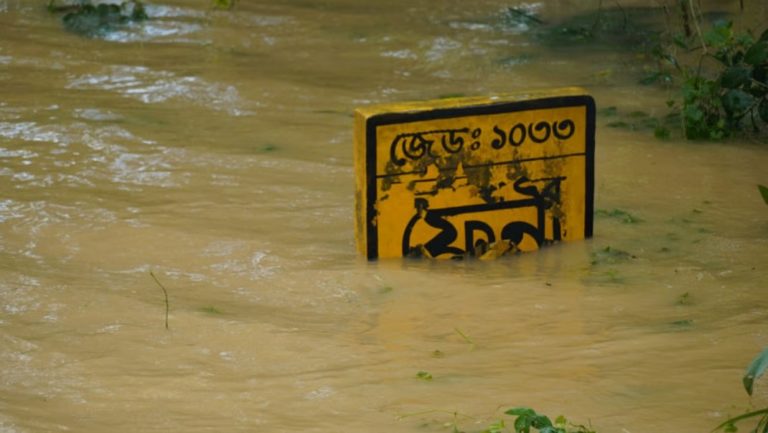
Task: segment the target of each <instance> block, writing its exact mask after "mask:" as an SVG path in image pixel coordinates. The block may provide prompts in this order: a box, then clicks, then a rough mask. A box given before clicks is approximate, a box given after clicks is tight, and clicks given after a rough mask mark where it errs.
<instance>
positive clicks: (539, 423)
mask: <svg viewBox="0 0 768 433" xmlns="http://www.w3.org/2000/svg"><path fill="white" fill-rule="evenodd" d="M531 425H532V426H533V427H536V428H537V429H542V428H546V427H552V421H550V420H549V417H546V416H544V415H536V416H534V417H533V418H532V419H531Z"/></svg>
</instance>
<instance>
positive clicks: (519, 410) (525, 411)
mask: <svg viewBox="0 0 768 433" xmlns="http://www.w3.org/2000/svg"><path fill="white" fill-rule="evenodd" d="M504 413H505V414H507V415H514V416H535V415H536V411H535V410H533V409H531V408H529V407H513V408H512V409H509V410H507V411H506V412H504Z"/></svg>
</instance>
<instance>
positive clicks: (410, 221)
mask: <svg viewBox="0 0 768 433" xmlns="http://www.w3.org/2000/svg"><path fill="white" fill-rule="evenodd" d="M593 122H594V105H593V103H592V100H591V98H589V97H588V96H585V93H584V91H583V90H581V89H574V88H572V89H561V90H556V91H550V92H535V93H526V94H524V95H510V96H504V97H496V98H460V99H451V100H439V101H430V102H421V103H412V104H398V105H385V106H374V107H366V108H362V109H359V110H357V112H356V116H355V165H356V183H357V194H356V233H357V244H358V249H359V251H360V252H361V253H362V254H364V255H366V256H367V257H369V258H375V257H400V256H404V255H421V256H427V257H438V258H451V257H456V256H478V257H496V256H499V255H503V254H504V253H505V252H507V251H516V250H518V249H519V250H521V251H531V250H535V249H537V248H539V247H540V246H542V245H545V244H547V243H551V242H556V241H560V240H574V239H583V238H584V237H585V236H589V235H590V234H591V203H592V177H591V176H592V168H591V167H593V148H594V124H593ZM590 123H591V124H590Z"/></svg>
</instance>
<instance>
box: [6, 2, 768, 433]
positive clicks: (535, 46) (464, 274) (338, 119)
mask: <svg viewBox="0 0 768 433" xmlns="http://www.w3.org/2000/svg"><path fill="white" fill-rule="evenodd" d="M46 3H47V2H46V1H43V0H40V1H26V0H24V1H21V0H17V1H16V0H0V432H2V433H31V432H54V431H72V432H246V431H247V432H288V431H301V432H360V431H363V432H388V433H392V432H420V431H437V432H441V431H445V432H448V431H451V429H452V426H451V423H453V422H454V420H455V421H456V422H457V423H458V428H459V429H460V430H462V431H467V432H473V431H480V430H482V429H483V428H484V427H485V426H487V425H488V424H489V423H491V422H493V421H494V420H496V419H498V417H500V416H501V414H502V412H503V410H504V409H506V408H508V407H511V406H518V405H525V406H531V407H534V408H536V409H537V410H539V411H540V412H542V413H545V414H549V415H551V416H557V415H558V414H565V415H566V416H569V417H570V418H571V419H572V420H573V421H574V422H577V423H588V422H591V423H592V425H593V427H595V428H596V429H598V431H600V432H601V433H608V432H624V433H638V432H673V431H674V432H686V433H688V432H690V433H694V432H707V431H709V430H711V429H712V428H713V427H714V426H715V425H717V424H719V423H720V422H722V421H723V420H724V419H725V417H726V416H728V415H735V414H739V413H742V411H744V410H745V409H748V408H749V407H750V406H749V405H750V401H749V400H748V399H747V397H746V394H745V393H744V391H743V390H742V389H741V383H740V378H741V375H742V372H743V369H744V367H745V365H746V364H747V363H748V362H749V360H751V358H752V357H753V356H754V355H755V354H756V353H757V352H758V351H759V350H761V349H762V348H763V347H765V346H766V345H768V327H767V326H766V325H767V324H768V296H766V291H767V290H768V207H766V206H765V204H764V203H763V202H762V200H761V199H760V196H759V195H758V193H757V189H756V187H755V185H756V184H757V183H764V184H766V183H768V148H766V147H765V146H761V145H758V144H755V143H752V142H738V141H731V142H727V143H689V142H684V141H682V140H679V139H675V138H673V139H670V140H666V141H660V140H657V139H655V138H654V137H653V136H652V135H653V134H652V133H651V132H649V131H633V130H631V129H621V128H611V127H608V125H607V124H608V123H609V122H610V121H611V118H610V117H607V116H602V115H600V114H598V127H597V156H596V167H597V170H596V208H597V215H596V217H595V237H594V238H593V239H591V240H589V241H586V242H578V243H570V244H563V245H557V246H553V247H549V248H546V249H544V250H542V251H540V252H538V253H531V254H524V255H519V256H515V257H509V258H503V259H501V260H498V261H495V262H491V263H487V262H475V261H466V262H453V261H446V262H429V261H401V260H381V261H378V262H367V261H365V260H364V259H362V258H361V257H359V256H358V255H357V253H356V252H355V249H354V240H353V202H354V197H353V194H354V192H353V191H354V181H353V168H352V147H351V146H352V118H351V113H352V111H353V109H354V108H355V107H357V106H360V105H364V104H369V103H379V102H394V101H407V100H420V99H429V98H436V97H440V96H443V95H447V94H457V93H460V94H468V95H487V94H494V93H507V92H516V91H520V90H523V89H529V88H551V87H563V86H572V85H577V86H583V87H585V88H586V89H587V90H588V91H589V92H590V93H591V94H592V95H593V96H594V97H595V99H596V101H597V106H598V113H600V110H601V109H603V108H606V107H610V106H616V107H618V109H619V111H620V112H624V113H632V112H634V111H642V112H645V113H648V114H650V115H653V116H662V115H663V114H665V113H666V108H665V106H664V101H665V100H666V98H667V97H668V95H669V94H668V92H667V91H666V90H664V89H659V88H655V87H652V86H651V87H641V86H639V85H637V84H636V83H637V79H638V74H639V73H640V72H641V71H640V69H641V67H640V66H638V65H637V62H636V61H635V59H634V57H633V56H634V54H631V53H630V51H629V50H621V49H619V50H616V49H608V48H597V49H588V48H585V47H584V46H578V45H576V46H561V47H553V46H549V45H546V44H544V43H540V42H538V41H537V40H536V39H535V38H531V37H530V36H529V35H528V34H527V32H526V28H525V26H524V25H522V26H509V25H508V26H504V25H502V24H501V22H502V21H503V20H501V19H500V17H501V16H502V15H503V14H504V11H505V8H506V7H508V6H514V4H510V3H509V2H504V1H496V0H493V1H481V2H475V3H473V4H472V5H471V7H470V6H468V3H467V2H461V1H455V0H446V1H439V2H438V1H429V0H415V1H414V0H408V1H404V0H398V1H389V2H362V1H352V0H327V1H320V0H297V1H292V2H282V3H281V2H269V1H262V0H258V1H256V0H254V1H251V0H248V1H245V0H243V1H241V2H240V3H239V4H238V6H237V8H236V9H235V10H234V11H232V12H226V11H212V10H210V9H209V4H210V2H208V1H207V0H184V1H182V0H167V1H163V2H160V1H156V2H155V1H152V2H150V3H149V4H148V6H147V11H148V13H149V15H150V17H151V18H152V19H151V20H150V21H148V22H146V23H143V24H139V25H134V26H131V27H128V28H125V29H121V30H118V31H115V32H112V33H110V34H108V35H106V36H105V37H104V38H101V39H99V38H96V39H89V38H83V37H80V36H78V35H75V34H72V33H68V32H66V31H65V30H64V29H63V27H62V23H61V20H60V18H59V17H56V16H51V15H50V14H48V13H47V12H46V10H45V4H46ZM592 3H593V2H581V3H579V2H575V1H574V2H567V1H561V2H545V3H540V4H533V3H529V4H527V6H526V7H530V8H534V9H537V10H538V12H539V13H540V16H542V17H546V19H547V20H557V19H560V18H562V17H564V14H565V13H571V12H573V13H577V12H579V11H581V10H586V9H587V8H589V7H594V5H593V4H592ZM595 3H596V2H595ZM605 3H606V4H607V3H610V2H605ZM730 3H731V2H721V4H720V5H717V4H716V5H714V6H712V7H723V8H726V9H727V7H726V6H728V5H729V4H730ZM733 3H735V2H733ZM756 3H759V2H756ZM752 6H753V9H751V12H750V14H749V16H748V17H747V18H744V17H741V18H739V19H742V20H744V19H746V20H751V23H752V25H758V24H760V23H762V24H763V25H764V24H765V23H766V22H768V19H766V17H768V14H767V13H766V6H761V5H759V4H758V5H757V6H755V5H752ZM580 8H581V9H580ZM606 249H607V251H606ZM622 252H624V253H622ZM593 262H594V263H593ZM150 271H152V272H153V273H154V274H155V275H157V277H158V278H159V280H160V281H161V282H162V283H163V285H164V286H165V287H166V289H167V291H168V294H169V302H170V316H169V328H170V329H168V330H166V329H165V325H164V321H165V303H164V299H163V293H162V291H161V290H160V288H159V287H158V286H157V285H156V284H155V282H154V281H153V280H152V278H151V276H150V274H149V272H150ZM436 351H438V352H436ZM419 371H425V372H429V373H430V374H431V375H432V377H433V379H432V380H431V381H425V380H420V379H418V378H417V377H416V376H417V373H418V372H419ZM761 385H762V386H761ZM766 389H768V386H767V385H765V384H760V383H758V384H757V394H758V395H757V396H756V397H753V402H752V403H753V404H755V405H759V404H764V403H765V402H766V400H768V398H766V397H768V391H766ZM454 412H456V413H458V415H456V416H454V415H453V413H454Z"/></svg>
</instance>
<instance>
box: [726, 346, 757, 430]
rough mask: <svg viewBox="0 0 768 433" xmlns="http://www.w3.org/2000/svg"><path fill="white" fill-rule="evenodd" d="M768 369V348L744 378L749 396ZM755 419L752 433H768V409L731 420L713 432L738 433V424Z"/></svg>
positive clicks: (752, 364) (748, 369)
mask: <svg viewBox="0 0 768 433" xmlns="http://www.w3.org/2000/svg"><path fill="white" fill-rule="evenodd" d="M766 369H768V348H765V349H763V351H762V352H761V353H760V354H759V355H757V356H756V357H755V358H754V359H753V360H752V362H751V363H750V364H749V367H747V372H746V373H745V374H744V377H743V378H742V383H743V384H744V390H745V391H747V394H749V395H752V390H753V386H754V383H755V380H757V379H758V378H759V377H760V376H762V375H763V373H765V370H766ZM755 418H757V425H755V428H753V429H752V432H755V433H766V432H768V407H766V408H763V409H759V410H755V411H751V412H747V413H745V414H742V415H738V416H735V417H732V418H729V419H727V420H725V421H724V422H723V423H721V424H720V425H718V426H717V427H715V428H714V429H713V430H712V431H713V432H714V431H718V430H722V431H723V432H726V433H732V432H736V431H738V428H737V427H736V423H739V422H741V421H744V420H748V419H755Z"/></svg>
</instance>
